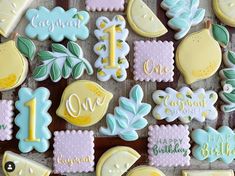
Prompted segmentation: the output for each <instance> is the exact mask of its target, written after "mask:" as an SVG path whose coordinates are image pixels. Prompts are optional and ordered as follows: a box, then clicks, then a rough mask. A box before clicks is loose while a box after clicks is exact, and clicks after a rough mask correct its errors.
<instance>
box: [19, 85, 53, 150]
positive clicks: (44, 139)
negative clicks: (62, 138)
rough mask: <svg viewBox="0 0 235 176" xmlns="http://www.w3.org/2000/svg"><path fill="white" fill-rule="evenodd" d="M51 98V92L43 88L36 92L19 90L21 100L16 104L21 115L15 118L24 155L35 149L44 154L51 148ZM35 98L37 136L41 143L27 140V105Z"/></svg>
mask: <svg viewBox="0 0 235 176" xmlns="http://www.w3.org/2000/svg"><path fill="white" fill-rule="evenodd" d="M49 96H50V92H49V90H48V89H46V88H43V87H41V88H38V89H36V90H35V91H32V90H31V89H29V88H21V89H20V90H19V100H18V101H17V102H16V104H15V106H16V108H17V110H18V111H19V114H18V115H17V116H16V118H15V124H16V125H17V126H18V127H19V128H20V129H19V131H18V133H17V134H16V138H17V139H18V140H19V145H18V147H19V150H20V151H21V152H23V153H28V152H30V151H32V150H33V149H35V150H37V151H38V152H41V153H42V152H45V151H47V150H48V148H49V141H48V140H49V139H50V138H51V132H50V131H49V129H48V125H49V124H50V123H51V122H52V118H51V116H50V114H49V113H48V112H47V111H48V109H49V108H50V106H51V101H50V100H48V98H49ZM34 98H35V99H36V121H35V122H36V128H35V134H36V135H35V136H36V138H37V139H39V141H35V142H28V141H27V140H26V139H28V137H29V119H30V118H29V112H30V108H29V107H28V106H26V105H25V103H26V102H28V101H30V100H32V99H34Z"/></svg>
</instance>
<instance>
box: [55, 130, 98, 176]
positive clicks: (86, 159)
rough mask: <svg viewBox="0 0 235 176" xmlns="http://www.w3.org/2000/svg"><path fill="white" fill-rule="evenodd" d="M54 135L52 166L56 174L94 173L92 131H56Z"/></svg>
mask: <svg viewBox="0 0 235 176" xmlns="http://www.w3.org/2000/svg"><path fill="white" fill-rule="evenodd" d="M54 135H55V138H54V145H53V146H54V151H53V154H54V157H53V163H54V164H53V166H54V172H55V173H56V174H65V173H83V172H93V171H94V165H95V162H94V159H95V156H94V153H95V151H94V145H95V144H94V133H93V132H92V131H75V130H73V131H68V130H67V131H56V132H54Z"/></svg>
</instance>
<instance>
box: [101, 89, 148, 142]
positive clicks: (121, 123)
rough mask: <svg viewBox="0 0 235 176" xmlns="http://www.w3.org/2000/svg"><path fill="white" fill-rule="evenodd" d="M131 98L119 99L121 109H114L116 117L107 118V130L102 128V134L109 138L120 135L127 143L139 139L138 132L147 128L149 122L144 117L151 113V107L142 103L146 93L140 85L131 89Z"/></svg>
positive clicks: (110, 115)
mask: <svg viewBox="0 0 235 176" xmlns="http://www.w3.org/2000/svg"><path fill="white" fill-rule="evenodd" d="M129 96H130V98H129V99H127V98H125V97H121V98H120V99H119V107H116V108H115V109H114V115H112V114H108V115H107V116H106V122H107V128H103V127H101V128H100V133H102V134H104V135H107V136H116V135H118V136H119V137H120V138H122V139H123V140H125V141H134V140H137V139H138V134H137V132H136V130H141V129H143V128H145V127H146V126H147V124H148V121H147V120H146V119H145V118H144V116H146V115H147V114H148V113H149V112H150V111H151V105H149V104H147V103H142V100H143V96H144V93H143V90H142V88H141V87H140V86H139V85H136V86H134V87H133V88H132V89H131V91H130V95H129Z"/></svg>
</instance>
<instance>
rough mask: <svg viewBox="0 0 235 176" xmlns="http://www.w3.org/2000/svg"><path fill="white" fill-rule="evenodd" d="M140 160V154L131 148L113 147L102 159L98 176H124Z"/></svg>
mask: <svg viewBox="0 0 235 176" xmlns="http://www.w3.org/2000/svg"><path fill="white" fill-rule="evenodd" d="M139 158H140V154H139V153H138V152H136V151H135V150H133V149H132V148H130V147H123V146H119V147H113V148H111V149H109V150H108V151H106V152H105V153H104V154H103V155H102V156H101V157H100V159H99V161H98V163H97V166H96V176H110V175H112V176H122V175H123V174H124V173H125V172H126V171H127V170H128V169H129V168H130V167H131V166H132V165H133V164H134V163H135V162H136V161H137V160H138V159H139Z"/></svg>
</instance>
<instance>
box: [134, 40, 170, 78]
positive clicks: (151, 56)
mask: <svg viewBox="0 0 235 176" xmlns="http://www.w3.org/2000/svg"><path fill="white" fill-rule="evenodd" d="M134 50H135V53H134V57H135V58H134V79H135V80H136V81H138V80H139V81H152V82H154V81H158V82H161V81H164V82H168V81H173V76H174V46H173V42H167V41H164V42H162V41H158V42H157V41H146V42H144V41H136V42H135V47H134ZM149 51H154V52H149Z"/></svg>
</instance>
